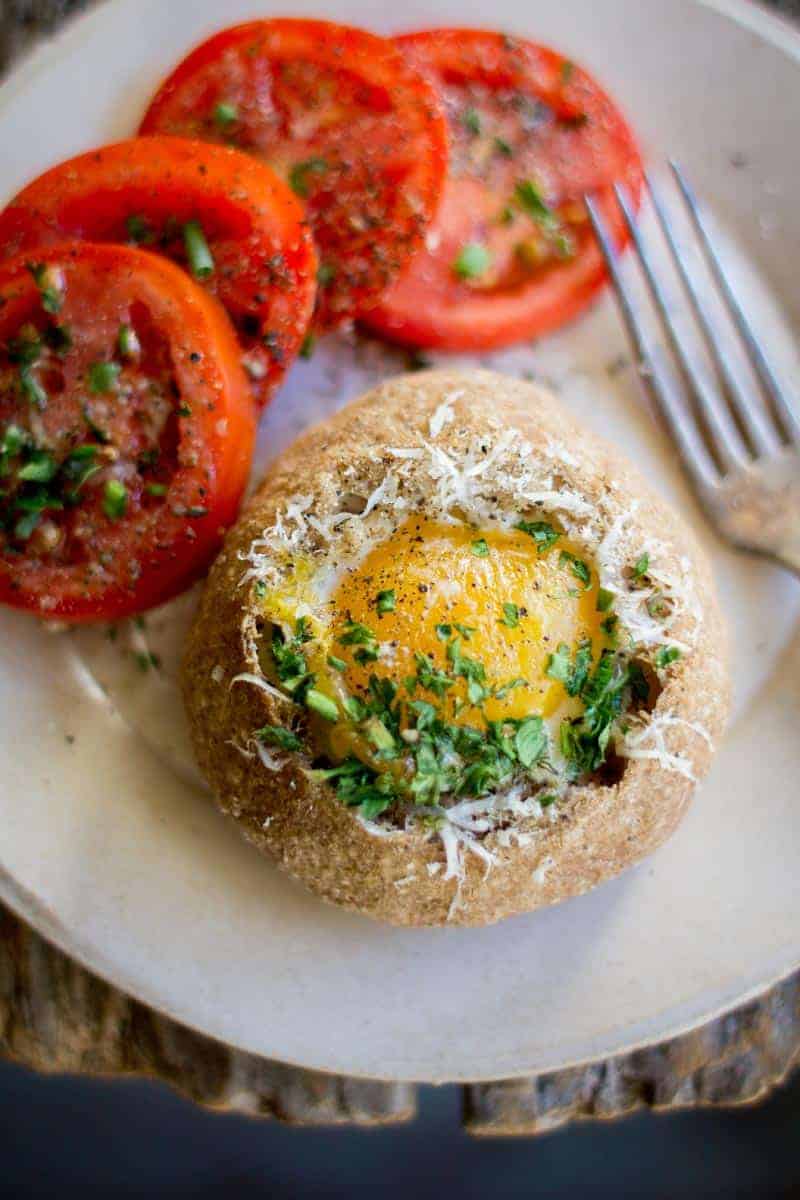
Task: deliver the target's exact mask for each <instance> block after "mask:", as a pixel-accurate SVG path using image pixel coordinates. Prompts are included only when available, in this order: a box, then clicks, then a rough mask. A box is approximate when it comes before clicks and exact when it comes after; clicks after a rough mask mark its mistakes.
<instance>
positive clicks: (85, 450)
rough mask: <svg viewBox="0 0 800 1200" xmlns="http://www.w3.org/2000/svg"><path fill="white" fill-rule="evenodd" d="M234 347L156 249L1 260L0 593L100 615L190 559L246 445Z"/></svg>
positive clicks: (223, 521) (207, 306)
mask: <svg viewBox="0 0 800 1200" xmlns="http://www.w3.org/2000/svg"><path fill="white" fill-rule="evenodd" d="M240 357H241V350H240V348H239V346H238V344H237V342H236V338H235V335H234V332H233V329H232V327H231V324H230V322H229V321H228V319H227V317H226V316H225V313H224V311H223V309H222V308H221V307H220V305H219V304H218V303H217V301H216V300H215V299H214V298H213V297H212V296H209V295H208V293H207V292H205V291H204V290H203V289H202V288H200V287H198V286H197V285H196V284H195V283H193V282H192V280H191V279H190V278H189V277H188V276H187V275H186V274H185V273H184V272H183V271H182V270H180V268H178V267H176V266H175V265H174V264H173V263H171V262H169V261H167V260H166V259H164V258H160V257H157V256H156V255H153V254H148V253H146V252H145V251H142V250H133V249H129V248H127V247H123V246H95V245H91V244H89V243H78V242H76V243H72V244H70V245H66V246H61V247H58V246H54V247H51V248H49V249H45V250H40V251H38V252H37V254H36V258H35V261H31V260H30V259H26V258H25V257H22V258H16V259H12V260H11V261H9V262H7V263H5V264H3V265H2V266H0V602H2V603H4V604H10V605H12V606H13V607H15V608H22V609H27V610H28V611H30V612H33V613H36V614H37V615H39V616H42V617H47V618H61V619H65V620H68V621H91V620H110V619H113V618H117V617H122V616H126V615H128V614H130V613H134V612H141V611H142V610H143V609H146V608H150V607H152V606H153V605H155V604H160V603H161V602H162V601H164V600H167V599H169V597H171V596H174V595H176V594H177V593H178V592H180V591H181V590H182V589H183V588H185V587H186V586H188V584H189V583H190V582H191V581H192V580H193V579H194V578H196V577H197V576H199V575H201V574H202V572H203V571H204V569H205V568H206V567H207V565H208V563H209V562H210V561H211V559H212V558H213V556H214V554H215V553H216V551H217V549H218V547H219V545H220V540H221V537H222V534H223V532H224V530H225V528H226V527H227V526H228V525H230V524H231V522H232V521H233V520H234V519H235V517H236V514H237V510H238V507H239V502H240V500H241V497H242V493H243V491H244V487H245V484H246V482H247V477H248V472H249V467H250V460H251V456H252V451H253V442H254V437H255V424H256V409H255V405H254V403H253V398H252V394H251V392H250V389H249V387H248V384H247V378H246V376H245V374H244V371H243V369H242V367H241V363H240Z"/></svg>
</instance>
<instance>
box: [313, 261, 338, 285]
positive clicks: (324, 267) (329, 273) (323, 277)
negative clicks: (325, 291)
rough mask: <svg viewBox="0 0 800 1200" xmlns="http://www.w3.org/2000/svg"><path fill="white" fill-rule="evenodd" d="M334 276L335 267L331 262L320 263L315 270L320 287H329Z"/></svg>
mask: <svg viewBox="0 0 800 1200" xmlns="http://www.w3.org/2000/svg"><path fill="white" fill-rule="evenodd" d="M335 278H336V268H335V267H334V266H333V265H332V264H331V263H320V264H319V268H318V270H317V283H318V284H319V286H320V287H323V288H325V287H330V285H331V284H332V283H333V281H334V279H335Z"/></svg>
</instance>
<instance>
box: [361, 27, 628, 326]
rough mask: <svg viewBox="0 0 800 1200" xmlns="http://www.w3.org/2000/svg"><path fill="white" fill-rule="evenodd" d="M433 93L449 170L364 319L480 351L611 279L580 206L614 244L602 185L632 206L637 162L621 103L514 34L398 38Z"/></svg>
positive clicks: (619, 236)
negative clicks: (621, 191)
mask: <svg viewBox="0 0 800 1200" xmlns="http://www.w3.org/2000/svg"><path fill="white" fill-rule="evenodd" d="M398 44H399V45H400V46H401V47H402V49H403V52H404V53H405V54H406V56H407V58H408V60H409V62H410V63H411V64H412V65H413V66H415V67H416V68H417V70H419V71H420V72H421V73H423V74H424V75H425V76H426V78H428V79H430V80H431V81H432V83H433V84H434V85H435V86H436V88H437V90H438V91H439V94H440V97H441V100H442V102H443V104H444V107H445V111H446V113H447V118H448V125H449V135H450V170H449V175H448V180H447V184H446V186H445V191H444V197H443V201H442V205H441V208H440V210H439V214H438V216H437V219H436V221H435V224H434V226H433V228H432V229H431V231H430V232H429V234H428V237H427V240H426V250H425V251H424V252H423V253H420V254H418V255H417V256H416V258H415V259H414V261H413V262H412V263H411V265H410V266H409V268H408V269H407V270H406V271H405V272H404V273H403V275H402V277H401V279H400V280H399V281H398V282H397V284H395V286H394V287H393V288H392V289H391V290H390V291H389V292H388V293H387V294H386V295H385V296H384V298H383V300H382V301H381V303H380V305H379V306H378V307H376V308H374V309H373V310H372V311H371V312H370V313H369V314H368V315H367V318H366V324H367V325H368V327H369V328H370V329H372V330H373V331H375V332H377V333H379V334H381V335H382V336H384V337H386V338H388V339H390V340H392V341H397V342H401V343H403V344H405V345H413V346H424V347H432V348H434V347H435V348H439V349H444V350H489V349H494V348H496V347H499V346H505V345H509V344H511V343H513V342H517V341H520V340H522V339H525V338H531V337H536V336H538V335H540V334H543V333H546V332H549V331H551V330H553V329H556V328H557V327H558V326H560V325H562V324H564V323H565V322H566V321H568V320H570V319H571V318H573V317H575V316H577V314H578V313H580V312H581V311H582V309H584V308H585V306H586V305H587V304H588V303H589V301H590V300H591V299H592V297H593V296H594V294H595V293H596V292H597V290H598V289H599V288H600V287H601V286H602V284H603V282H604V281H605V278H606V273H605V267H604V263H603V260H602V257H601V254H600V251H599V249H598V247H597V244H596V242H595V240H594V238H593V236H592V232H591V227H590V225H589V221H588V214H587V212H586V207H585V205H584V203H583V197H584V195H585V193H587V192H593V193H595V194H596V198H597V201H598V204H599V206H600V207H601V209H602V211H603V212H604V214H605V216H606V220H607V222H608V224H609V226H610V231H611V233H612V235H613V237H614V238H615V240H616V241H617V243H618V244H619V245H622V244H623V242H624V239H625V230H624V225H623V222H622V218H621V215H620V213H619V211H618V208H617V206H616V204H615V203H614V202H613V193H612V191H611V186H610V185H611V184H612V182H614V181H619V182H621V183H623V184H627V185H628V187H629V188H630V189H631V192H632V194H633V196H634V197H635V198H636V199H637V201H638V196H639V194H640V190H641V183H642V167H641V161H640V158H639V153H638V151H637V148H636V143H635V141H634V139H633V136H632V134H631V131H630V129H629V128H628V125H627V124H626V122H625V120H624V118H623V117H622V115H621V114H620V112H619V110H618V108H617V107H616V105H615V104H614V102H613V101H612V100H611V99H610V98H609V96H608V95H607V94H606V93H605V92H604V91H603V90H602V89H601V88H600V87H599V86H598V84H597V83H596V82H595V81H594V79H592V77H591V76H590V75H589V74H588V73H587V72H586V71H584V70H582V69H581V68H580V67H578V66H576V65H575V64H573V63H571V62H569V61H567V60H566V59H565V58H564V57H563V56H562V55H560V54H557V53H556V52H555V51H553V50H548V49H546V48H545V47H543V46H537V45H534V44H533V43H532V42H527V41H523V40H521V39H518V38H508V37H505V36H503V35H501V34H497V33H484V32H479V31H476V30H464V29H441V30H432V31H430V32H425V33H418V34H410V35H408V36H406V37H401V38H398Z"/></svg>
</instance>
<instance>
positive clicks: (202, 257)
mask: <svg viewBox="0 0 800 1200" xmlns="http://www.w3.org/2000/svg"><path fill="white" fill-rule="evenodd" d="M183 244H184V247H185V249H186V258H187V260H188V262H189V270H190V271H191V273H192V275H193V276H194V277H195V279H208V278H209V276H211V275H213V274H214V265H215V264H214V256H213V254H212V253H211V248H210V246H209V244H208V242H207V241H206V235H205V233H204V232H203V226H202V225H201V224H200V222H199V221H187V223H186V224H185V225H184V227H183Z"/></svg>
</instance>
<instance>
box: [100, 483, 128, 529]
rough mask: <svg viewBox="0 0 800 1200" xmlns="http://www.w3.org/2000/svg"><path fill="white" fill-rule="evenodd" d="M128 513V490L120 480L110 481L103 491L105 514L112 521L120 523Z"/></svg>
mask: <svg viewBox="0 0 800 1200" xmlns="http://www.w3.org/2000/svg"><path fill="white" fill-rule="evenodd" d="M127 511H128V489H127V488H126V487H125V484H124V483H122V482H121V481H120V480H119V479H109V480H108V482H107V483H106V486H105V488H104V489H103V512H104V513H105V514H106V516H107V517H108V519H109V520H110V521H119V520H120V518H122V517H124V516H125V513H126V512H127Z"/></svg>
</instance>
